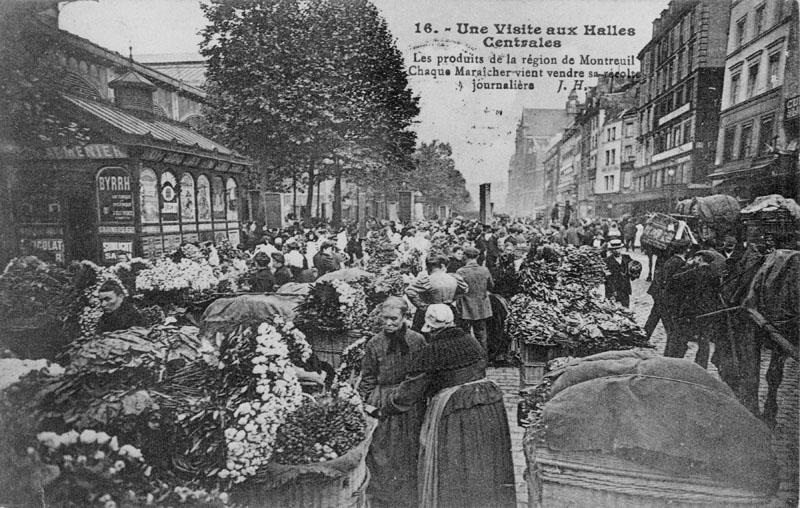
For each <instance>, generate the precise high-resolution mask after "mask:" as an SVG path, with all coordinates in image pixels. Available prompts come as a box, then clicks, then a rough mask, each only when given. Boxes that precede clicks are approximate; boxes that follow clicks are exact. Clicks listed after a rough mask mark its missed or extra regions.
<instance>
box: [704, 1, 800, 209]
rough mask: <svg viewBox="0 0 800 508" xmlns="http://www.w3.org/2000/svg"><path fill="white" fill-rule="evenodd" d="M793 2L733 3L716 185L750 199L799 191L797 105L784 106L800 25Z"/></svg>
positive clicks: (718, 187) (742, 197)
mask: <svg viewBox="0 0 800 508" xmlns="http://www.w3.org/2000/svg"><path fill="white" fill-rule="evenodd" d="M793 4H795V2H790V1H784V0H772V1H765V0H739V1H736V2H734V3H733V4H732V5H731V12H730V24H729V30H728V44H727V56H726V59H725V77H724V87H723V94H722V102H721V112H720V128H719V133H718V138H717V152H716V160H715V162H716V166H717V167H716V171H715V172H714V173H713V174H712V175H710V179H711V180H712V181H713V183H714V184H715V185H714V187H715V191H716V192H724V193H726V194H731V195H734V196H736V197H738V198H740V199H741V200H742V201H750V200H752V199H753V198H755V197H756V196H760V195H765V194H773V193H777V194H783V195H789V196H791V195H793V194H794V193H795V191H796V186H797V182H796V179H797V176H796V175H797V171H796V167H797V164H796V155H794V154H793V153H792V152H796V149H797V146H796V144H797V143H796V135H795V136H792V134H791V133H789V135H788V136H787V128H786V127H787V122H788V123H789V124H790V125H788V127H789V128H790V129H789V130H791V123H792V122H793V121H794V120H795V119H796V118H797V116H796V115H793V113H794V111H793V109H792V107H791V103H790V104H789V105H790V107H789V108H786V107H784V106H785V100H784V99H785V97H786V96H785V94H784V90H783V85H784V82H785V79H786V70H787V64H788V63H789V61H790V58H789V56H790V54H791V53H790V51H791V50H794V51H795V58H797V53H796V48H792V47H791V42H790V41H791V39H792V38H793V33H792V32H793V31H796V23H797V19H796V14H793V13H796V6H794V5H793ZM793 7H794V8H793ZM795 44H796V43H795ZM787 116H789V118H787ZM793 140H794V147H791V146H790V144H791V143H792V141H793ZM792 148H793V149H792Z"/></svg>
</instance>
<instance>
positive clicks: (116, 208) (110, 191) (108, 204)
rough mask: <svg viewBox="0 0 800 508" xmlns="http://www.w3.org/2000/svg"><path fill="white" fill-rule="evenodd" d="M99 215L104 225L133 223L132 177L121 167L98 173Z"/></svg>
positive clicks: (96, 182)
mask: <svg viewBox="0 0 800 508" xmlns="http://www.w3.org/2000/svg"><path fill="white" fill-rule="evenodd" d="M95 187H96V189H97V213H98V219H99V222H100V223H101V224H102V223H133V190H132V187H131V175H130V173H129V172H128V170H127V169H125V168H121V167H107V168H103V169H101V170H100V171H98V172H97V179H96V181H95Z"/></svg>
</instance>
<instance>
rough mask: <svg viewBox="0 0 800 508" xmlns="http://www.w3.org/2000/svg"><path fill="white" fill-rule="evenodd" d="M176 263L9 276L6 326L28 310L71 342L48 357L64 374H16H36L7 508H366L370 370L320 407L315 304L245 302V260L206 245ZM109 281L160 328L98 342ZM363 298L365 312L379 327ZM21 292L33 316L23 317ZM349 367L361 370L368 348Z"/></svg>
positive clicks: (45, 369)
mask: <svg viewBox="0 0 800 508" xmlns="http://www.w3.org/2000/svg"><path fill="white" fill-rule="evenodd" d="M176 254H179V255H176V256H173V257H170V258H162V259H159V260H141V259H135V260H132V261H130V262H127V263H118V264H117V265H113V266H110V267H107V268H102V267H99V266H97V265H95V264H93V263H89V262H84V263H81V264H80V265H78V266H76V267H74V269H73V270H70V271H66V270H63V269H60V268H58V267H55V266H53V265H47V264H44V263H41V262H40V261H38V260H35V259H25V260H17V261H15V262H12V264H11V265H9V267H8V269H7V270H6V273H5V274H3V276H0V295H2V296H3V299H2V300H0V303H2V302H5V303H4V306H2V307H0V311H2V312H3V313H4V315H7V314H10V313H12V312H15V311H19V310H26V312H27V314H26V315H25V317H26V319H28V320H29V321H30V322H31V323H34V322H35V320H36V318H37V315H48V313H50V314H49V315H50V316H51V317H57V318H58V319H57V320H54V322H55V324H56V325H57V326H58V331H59V333H62V332H61V330H62V328H63V330H64V331H63V334H64V340H63V342H62V341H59V342H58V343H54V342H53V340H54V337H55V336H48V337H41V338H38V341H39V342H38V343H34V344H33V345H32V346H36V347H39V348H40V349H41V347H43V346H47V347H50V348H52V349H53V351H54V353H53V356H58V358H59V361H60V363H61V365H63V366H64V367H63V368H60V367H59V366H58V365H55V364H48V363H47V362H46V361H43V360H40V361H38V362H31V361H26V360H18V359H16V358H12V359H10V360H5V363H4V365H6V364H7V365H11V364H13V365H12V366H14V365H17V364H19V367H20V369H22V370H19V369H17V368H16V367H15V370H14V372H13V373H12V374H13V375H11V374H10V375H9V378H8V379H9V380H8V382H6V381H4V388H6V387H7V388H6V389H5V390H1V391H0V484H2V485H4V486H6V485H14V488H13V489H5V490H4V491H3V492H2V493H0V503H9V504H20V505H24V506H27V505H34V504H37V503H39V502H40V499H44V500H45V501H46V502H47V503H48V505H52V506H66V505H67V504H68V503H70V502H71V503H78V505H81V506H94V505H100V506H104V505H105V506H110V504H109V503H111V502H113V503H116V505H117V506H119V505H124V506H132V507H134V506H145V505H157V506H174V505H177V504H181V503H188V504H189V505H191V506H210V507H221V506H224V505H226V504H228V503H229V502H231V501H234V502H236V503H238V506H243V507H246V506H263V505H264V502H265V500H272V501H269V502H268V503H267V504H270V505H275V506H298V507H299V506H319V507H328V506H364V505H365V502H366V500H365V496H364V492H365V488H366V485H367V483H368V481H369V475H368V473H367V471H366V466H365V464H364V456H365V454H366V450H367V449H368V448H369V445H370V441H371V435H372V431H373V430H374V427H375V422H374V421H373V420H371V419H369V418H368V417H367V416H366V415H365V414H364V411H363V406H362V402H361V400H360V399H359V398H358V395H357V394H356V392H355V390H354V389H353V387H352V386H351V385H350V384H348V383H347V382H346V381H347V380H349V379H352V378H357V372H356V371H355V370H354V367H355V365H351V366H349V367H348V370H347V372H345V369H344V368H343V369H342V371H341V372H340V376H339V377H340V378H341V379H342V380H344V381H343V382H340V381H335V382H332V385H331V386H330V387H329V388H327V389H324V390H323V391H322V392H321V393H320V392H319V390H320V389H321V388H320V387H317V389H316V390H315V391H316V392H317V393H316V394H315V396H314V397H311V396H310V395H308V394H306V393H304V392H303V389H304V385H303V384H302V383H301V378H300V377H299V376H301V375H302V374H303V372H304V369H305V368H306V366H307V364H306V362H307V361H308V360H309V358H310V356H311V353H312V350H311V346H310V345H309V343H308V342H307V341H306V339H305V335H304V334H303V333H302V332H301V331H300V330H299V329H297V328H295V327H294V324H293V323H292V321H291V319H293V318H294V317H296V315H297V314H296V313H295V306H296V305H297V303H298V302H303V301H304V300H305V299H306V298H307V297H308V295H311V294H312V292H313V291H308V288H307V287H306V288H305V289H304V290H302V291H295V293H297V294H273V295H255V294H246V295H243V294H237V293H236V292H235V291H237V290H240V289H245V288H246V284H245V281H246V278H247V277H246V276H247V267H246V265H245V264H244V263H239V262H238V261H237V262H234V260H235V259H239V258H236V257H234V258H228V257H227V254H226V255H225V256H220V257H222V259H215V256H218V253H216V252H210V253H209V252H202V251H201V250H195V249H193V248H192V247H191V246H188V247H185V248H182V249H181V250H180V251H179V252H178V253H176ZM107 280H114V281H117V282H118V283H119V284H120V286H121V287H122V288H123V289H124V291H125V292H126V295H127V296H128V297H130V298H131V299H132V300H133V301H134V302H135V304H136V305H137V306H140V308H142V309H150V308H152V307H155V308H156V309H158V312H154V313H153V321H154V325H153V326H149V327H147V328H137V327H134V328H130V329H127V330H120V331H115V332H108V333H105V334H98V333H97V332H96V324H97V319H98V318H99V315H100V314H101V311H100V307H99V303H98V300H97V289H98V288H99V286H100V285H101V284H102V283H103V282H105V281H107ZM341 284H346V283H343V282H342V283H341ZM354 284H355V285H354V286H350V285H348V287H349V288H351V289H352V291H351V292H350V293H347V294H352V293H353V292H355V293H357V294H358V296H359V298H358V299H352V300H351V303H350V305H351V307H352V308H357V309H358V314H359V316H360V319H361V321H364V322H365V323H366V322H367V321H366V320H365V319H364V318H365V316H366V315H367V313H366V305H367V304H366V297H365V294H364V292H363V289H361V286H358V285H357V284H356V283H354ZM323 285H324V283H323ZM388 285H389V286H391V284H388ZM333 286H335V287H341V286H340V284H339V281H335V282H333V283H332V287H333ZM353 288H354V289H353ZM289 289H291V288H289ZM343 292H344V291H343ZM290 293H291V291H290ZM21 294H26V295H28V296H27V301H28V302H29V304H28V306H27V307H28V308H27V309H18V308H17V307H18V306H15V304H14V302H18V297H19V295H21ZM338 294H339V293H337V295H338ZM216 295H228V296H227V297H224V298H221V299H217V300H216V301H212V302H210V304H209V305H208V308H207V309H206V312H205V313H204V317H205V319H204V320H203V321H202V322H201V323H199V324H200V325H201V326H200V328H198V327H196V326H191V325H190V323H192V322H193V318H192V316H191V315H190V314H189V313H188V309H189V308H190V307H191V306H192V305H195V304H196V302H206V301H208V300H209V298H212V299H213V297H214V296H216ZM373 296H374V295H373ZM340 303H341V302H340ZM337 312H338V309H337ZM338 315H339V314H336V316H338ZM328 317H330V316H329V315H328ZM167 318H168V319H167ZM350 324H351V322H350V321H347V322H346V325H343V326H350ZM67 334H69V335H67ZM55 338H57V337H55ZM65 343H67V344H68V345H66V346H65V345H64V344H65ZM361 344H362V345H363V341H361ZM3 345H4V347H8V346H9V345H11V346H15V344H14V343H13V341H9V340H8V339H7V338H4V340H3ZM357 345H358V341H357V344H356V346H357ZM32 346H31V347H32ZM15 348H16V349H17V350H20V348H19V347H16V346H15ZM56 352H57V355H56ZM0 353H2V352H1V351H0ZM12 354H13V353H12ZM362 354H363V353H362ZM345 357H346V359H347V361H349V362H350V363H352V364H357V363H358V362H359V351H358V348H350V350H348V351H346V352H345ZM17 370H19V373H16V372H17ZM356 370H357V369H356ZM331 381H333V380H331ZM9 385H10V386H9Z"/></svg>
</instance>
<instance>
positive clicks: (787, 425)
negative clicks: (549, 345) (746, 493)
mask: <svg viewBox="0 0 800 508" xmlns="http://www.w3.org/2000/svg"><path fill="white" fill-rule="evenodd" d="M631 257H633V258H634V259H636V260H637V261H639V262H641V263H642V266H643V270H642V277H641V278H640V279H639V280H636V281H633V282H632V284H633V294H632V295H631V309H632V310H633V311H634V313H635V314H636V321H637V322H638V323H639V324H640V325H644V323H645V321H646V320H647V316H648V314H649V313H650V308H651V307H652V304H653V300H652V299H651V298H650V295H648V294H647V288H648V287H649V286H650V283H649V282H646V281H645V278H646V277H647V275H646V274H647V270H648V268H649V267H648V264H647V256H645V255H643V254H642V253H641V252H636V253H632V254H631ZM650 343H651V344H652V345H654V346H655V350H656V351H657V352H658V353H659V354H660V353H663V351H664V346H665V345H666V335H665V333H664V328H663V326H662V325H661V324H659V325H658V327H657V328H656V330H655V332H654V333H653V336H652V337H651V339H650ZM696 351H697V345H696V344H694V343H690V345H689V351H688V352H687V353H686V358H687V359H694V355H695V352H696ZM711 351H712V353H713V351H714V350H713V345H712V350H711ZM769 359H770V357H769V351H768V350H765V351H764V352H762V360H761V383H760V385H759V395H760V397H759V398H760V402H761V404H762V405H763V402H764V397H765V396H766V392H767V385H766V381H764V379H765V378H764V376H765V375H766V370H767V367H768V366H769ZM708 370H709V372H712V373H714V374H716V373H717V369H716V367H715V366H714V365H713V364H712V363H711V362H709V365H708ZM488 377H489V378H490V379H493V380H494V381H495V382H496V383H497V384H498V385H500V387H501V388H502V389H503V391H504V392H505V404H506V411H507V412H508V423H509V426H510V428H511V445H512V449H513V458H514V475H515V481H516V488H517V506H518V508H522V507H527V506H528V486H527V483H526V482H525V478H524V473H525V454H524V452H523V450H522V438H523V437H524V435H525V429H523V428H522V427H519V426H517V403H518V402H519V370H518V369H517V368H511V367H505V368H491V369H489V372H488ZM797 388H798V365H797V362H795V361H794V360H793V359H791V358H790V359H788V360H787V361H786V365H785V369H784V376H783V382H782V383H781V386H780V388H779V391H778V405H779V412H778V424H777V426H776V428H775V431H774V438H773V446H772V449H773V452H774V453H775V455H776V456H777V457H778V460H779V462H780V464H781V472H780V478H781V484H780V492H779V494H778V496H777V499H776V501H775V503H774V504H773V505H771V507H772V508H777V507H783V506H792V507H795V506H798V399H797ZM587 506H589V504H587Z"/></svg>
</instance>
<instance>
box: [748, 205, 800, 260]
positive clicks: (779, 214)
mask: <svg viewBox="0 0 800 508" xmlns="http://www.w3.org/2000/svg"><path fill="white" fill-rule="evenodd" d="M741 219H742V222H743V223H744V224H745V228H746V239H747V242H748V243H752V244H754V245H759V246H762V247H769V248H770V249H798V243H800V205H798V204H797V203H796V202H795V200H793V199H788V198H784V197H783V196H781V195H779V194H771V195H769V196H761V197H758V198H756V199H755V200H754V201H753V203H751V204H750V205H748V206H746V207H745V208H743V209H742V211H741Z"/></svg>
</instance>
